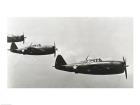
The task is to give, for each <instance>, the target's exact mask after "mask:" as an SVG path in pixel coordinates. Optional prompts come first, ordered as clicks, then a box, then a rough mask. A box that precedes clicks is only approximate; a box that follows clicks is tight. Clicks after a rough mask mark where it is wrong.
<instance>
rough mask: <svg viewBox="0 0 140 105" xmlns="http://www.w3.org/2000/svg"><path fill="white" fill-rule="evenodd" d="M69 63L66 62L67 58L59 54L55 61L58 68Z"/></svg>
mask: <svg viewBox="0 0 140 105" xmlns="http://www.w3.org/2000/svg"><path fill="white" fill-rule="evenodd" d="M66 64H67V63H66V62H65V60H64V59H63V57H62V56H61V55H58V56H57V58H56V61H55V68H58V67H60V66H62V65H66Z"/></svg>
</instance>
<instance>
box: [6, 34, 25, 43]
mask: <svg viewBox="0 0 140 105" xmlns="http://www.w3.org/2000/svg"><path fill="white" fill-rule="evenodd" d="M25 38H26V37H24V34H23V35H20V36H17V35H12V36H7V42H8V43H12V42H21V41H23V43H24V41H25Z"/></svg>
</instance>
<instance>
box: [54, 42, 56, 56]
mask: <svg viewBox="0 0 140 105" xmlns="http://www.w3.org/2000/svg"><path fill="white" fill-rule="evenodd" d="M55 56H56V46H55V42H54V57H55Z"/></svg>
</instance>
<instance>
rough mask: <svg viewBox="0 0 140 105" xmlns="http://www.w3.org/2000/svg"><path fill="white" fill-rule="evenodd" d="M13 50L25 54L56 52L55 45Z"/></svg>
mask: <svg viewBox="0 0 140 105" xmlns="http://www.w3.org/2000/svg"><path fill="white" fill-rule="evenodd" d="M11 52H14V53H19V54H24V55H48V54H53V53H55V48H54V46H31V47H26V48H23V49H14V50H13V51H11Z"/></svg>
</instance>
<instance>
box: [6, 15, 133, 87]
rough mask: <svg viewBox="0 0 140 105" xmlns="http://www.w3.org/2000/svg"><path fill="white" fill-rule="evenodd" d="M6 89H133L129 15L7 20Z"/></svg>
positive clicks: (131, 33)
mask: <svg viewBox="0 0 140 105" xmlns="http://www.w3.org/2000/svg"><path fill="white" fill-rule="evenodd" d="M7 55H8V58H7V62H8V64H7V85H8V88H133V18H131V17H12V18H8V19H7Z"/></svg>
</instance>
